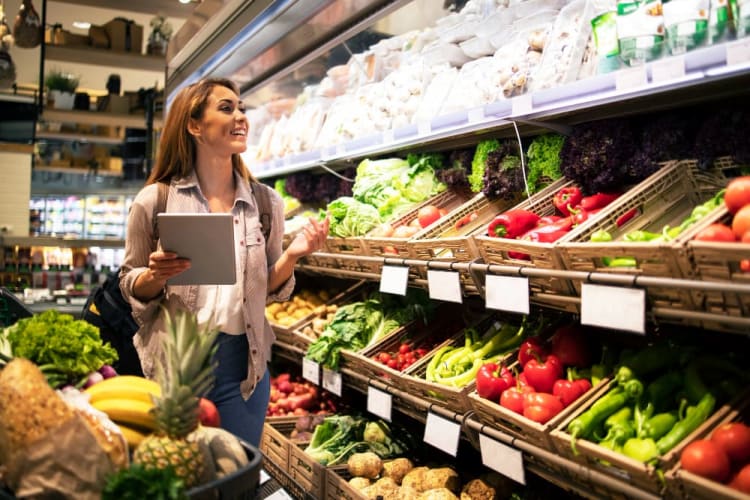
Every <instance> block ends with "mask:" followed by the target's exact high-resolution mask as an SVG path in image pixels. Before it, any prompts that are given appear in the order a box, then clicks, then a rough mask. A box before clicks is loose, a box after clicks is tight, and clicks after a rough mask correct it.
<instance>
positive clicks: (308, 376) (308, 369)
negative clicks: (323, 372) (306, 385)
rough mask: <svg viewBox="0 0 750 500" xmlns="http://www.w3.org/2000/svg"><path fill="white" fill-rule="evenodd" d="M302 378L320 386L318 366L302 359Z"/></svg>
mask: <svg viewBox="0 0 750 500" xmlns="http://www.w3.org/2000/svg"><path fill="white" fill-rule="evenodd" d="M302 378H304V379H305V380H309V381H310V382H312V383H313V384H315V385H320V366H319V365H318V363H316V362H315V361H313V360H311V359H307V358H302Z"/></svg>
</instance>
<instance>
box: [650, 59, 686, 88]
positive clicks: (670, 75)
mask: <svg viewBox="0 0 750 500" xmlns="http://www.w3.org/2000/svg"><path fill="white" fill-rule="evenodd" d="M684 77H685V56H676V57H668V58H666V59H662V60H660V61H654V63H653V64H652V65H651V80H652V81H653V82H654V83H661V82H668V81H671V80H679V79H680V78H684Z"/></svg>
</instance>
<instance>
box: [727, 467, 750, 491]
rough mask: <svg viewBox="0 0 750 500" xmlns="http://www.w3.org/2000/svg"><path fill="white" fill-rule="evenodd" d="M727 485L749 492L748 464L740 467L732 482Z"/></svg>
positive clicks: (749, 474)
mask: <svg viewBox="0 0 750 500" xmlns="http://www.w3.org/2000/svg"><path fill="white" fill-rule="evenodd" d="M729 487H730V488H734V489H735V490H740V491H741V492H743V493H750V464H747V465H746V466H744V467H743V468H741V469H740V471H739V472H738V473H737V475H736V476H734V479H732V482H731V483H729Z"/></svg>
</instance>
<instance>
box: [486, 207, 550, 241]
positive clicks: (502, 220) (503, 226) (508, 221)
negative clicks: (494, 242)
mask: <svg viewBox="0 0 750 500" xmlns="http://www.w3.org/2000/svg"><path fill="white" fill-rule="evenodd" d="M538 221H539V216H538V215H537V214H535V213H534V212H529V211H528V210H522V209H517V210H508V211H507V212H503V213H501V214H500V215H498V216H497V217H495V218H494V219H493V220H492V222H490V225H489V226H488V227H487V235H488V236H495V237H498V238H510V239H513V238H517V237H519V236H521V235H522V234H524V233H525V232H526V231H528V230H529V229H531V228H533V227H534V226H536V223H537V222H538Z"/></svg>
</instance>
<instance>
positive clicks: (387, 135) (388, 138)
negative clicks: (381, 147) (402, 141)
mask: <svg viewBox="0 0 750 500" xmlns="http://www.w3.org/2000/svg"><path fill="white" fill-rule="evenodd" d="M394 142H396V136H395V135H393V129H392V128H391V129H388V130H386V131H385V132H383V144H386V145H388V144H393V143H394Z"/></svg>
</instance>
